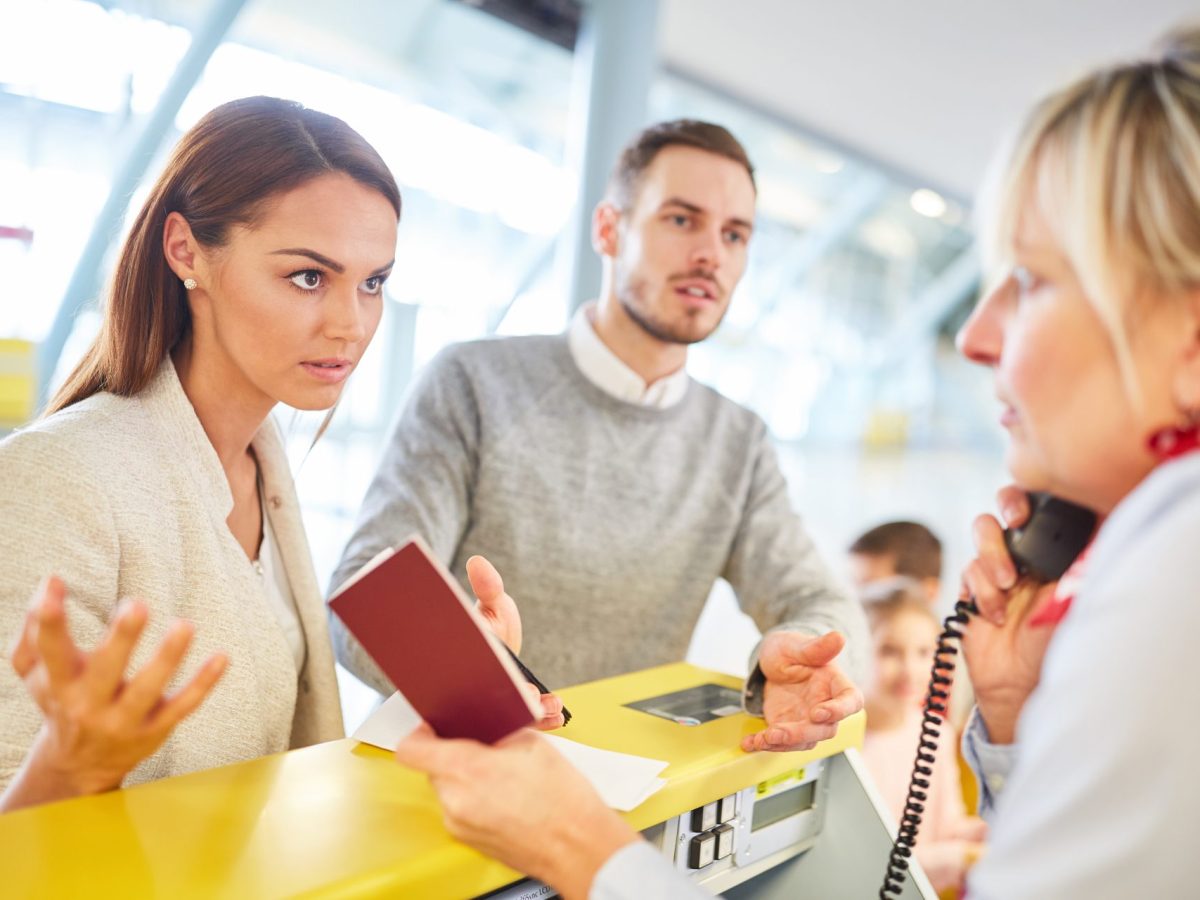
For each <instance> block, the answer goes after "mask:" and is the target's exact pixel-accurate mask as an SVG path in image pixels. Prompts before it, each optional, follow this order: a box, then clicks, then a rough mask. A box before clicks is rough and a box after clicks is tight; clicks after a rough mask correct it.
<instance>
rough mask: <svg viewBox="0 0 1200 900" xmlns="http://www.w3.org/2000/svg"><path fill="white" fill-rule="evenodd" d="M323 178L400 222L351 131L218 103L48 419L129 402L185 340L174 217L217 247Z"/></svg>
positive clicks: (382, 177)
mask: <svg viewBox="0 0 1200 900" xmlns="http://www.w3.org/2000/svg"><path fill="white" fill-rule="evenodd" d="M330 172H341V173H344V174H346V175H349V176H350V177H351V178H353V179H354V180H355V181H357V182H359V183H360V184H362V185H364V186H366V187H369V188H374V189H375V190H377V191H379V193H381V194H382V195H383V196H384V197H385V198H387V200H388V202H389V203H391V205H392V207H393V208H394V209H395V210H396V217H397V218H399V216H400V189H399V188H398V187H397V186H396V180H395V179H394V178H393V177H392V173H391V172H390V171H389V170H388V167H387V164H386V163H384V161H383V159H382V158H381V157H380V156H379V154H378V153H376V152H375V149H374V148H373V147H371V145H370V144H368V143H367V142H366V141H365V140H364V139H363V138H362V136H361V135H360V134H359V133H358V132H356V131H355V130H354V129H353V128H351V127H350V126H349V125H347V124H346V123H345V122H343V121H342V120H341V119H338V118H335V117H333V116H330V115H326V114H325V113H321V112H317V111H316V110H312V109H307V108H306V107H304V106H302V105H301V104H299V103H295V102H293V101H290V100H280V99H277V98H275V97H247V98H245V99H242V100H234V101H232V102H230V103H225V104H222V105H221V106H218V107H217V108H216V109H214V110H212V111H211V112H209V113H208V114H207V115H206V116H204V118H203V119H201V120H200V121H199V122H197V123H196V125H195V126H194V127H193V128H192V129H191V130H190V131H188V132H187V134H185V135H184V136H183V137H182V138H181V139H180V141H179V144H178V145H177V146H176V147H175V150H174V152H173V153H172V154H171V158H170V160H169V161H168V162H167V166H166V168H165V169H164V170H163V173H162V175H160V176H159V178H158V181H157V183H156V184H155V185H154V189H153V190H152V191H151V192H150V196H149V197H148V198H147V199H146V202H145V204H144V205H143V206H142V209H141V211H140V212H139V213H138V215H137V218H136V219H135V220H134V222H133V227H132V228H131V229H130V231H129V236H128V237H127V238H126V239H125V243H124V245H123V246H122V247H121V253H120V256H119V257H118V259H117V264H116V269H115V271H114V273H113V278H112V285H111V288H110V291H109V295H108V301H107V303H106V304H105V308H104V320H103V324H102V325H101V328H100V334H99V335H98V336H97V337H96V340H95V342H94V343H93V344H92V346H91V347H90V348H89V349H88V351H87V352H86V353H85V354H84V357H83V359H82V360H81V361H80V363H79V365H78V366H76V368H75V371H73V372H72V373H71V375H70V376H69V377H68V378H67V380H66V382H65V383H64V384H63V386H62V388H60V389H59V391H58V393H57V394H55V396H54V398H53V399H52V400H51V401H50V405H49V407H48V408H47V410H46V414H47V415H48V414H50V413H53V412H56V411H58V410H60V409H63V408H64V407H67V406H70V405H72V404H73V403H78V402H79V401H81V400H85V399H87V398H88V397H90V396H92V395H93V394H97V393H99V392H101V391H110V392H112V393H114V394H121V395H123V396H132V395H134V394H136V393H138V392H139V391H141V390H142V389H143V388H145V387H146V385H147V384H149V383H150V381H151V379H152V378H153V377H154V373H155V372H156V371H157V370H158V367H159V366H160V365H161V364H162V361H163V360H164V359H166V357H167V355H168V354H170V353H171V351H172V350H174V349H175V347H176V346H178V345H179V343H180V341H182V340H183V339H184V338H186V337H187V335H188V334H189V333H190V331H191V325H192V322H191V313H190V311H189V310H188V303H187V294H186V291H185V290H184V288H183V283H182V282H181V281H180V280H179V278H178V277H177V276H176V275H175V273H174V272H172V271H171V268H170V267H169V266H168V265H167V260H166V256H165V255H164V253H163V249H162V241H163V228H164V225H165V223H166V220H167V216H168V215H169V214H170V213H172V212H178V213H179V214H180V215H182V216H183V217H184V218H185V219H186V220H187V222H188V225H189V226H191V229H192V234H193V235H194V236H195V237H196V240H198V241H199V242H200V243H201V244H202V245H204V246H205V247H208V248H216V247H221V246H223V245H224V243H225V242H226V240H228V237H229V230H230V229H231V228H232V227H233V226H235V225H252V224H253V223H254V221H255V219H256V217H257V216H258V215H259V214H260V213H261V212H262V209H263V206H264V205H265V204H266V203H267V201H269V200H271V199H272V198H273V197H276V196H277V195H279V194H283V193H286V192H288V191H290V190H294V189H295V188H298V187H300V186H301V185H303V184H304V183H306V182H308V181H310V180H311V179H313V178H316V177H318V176H320V175H324V174H326V173H330Z"/></svg>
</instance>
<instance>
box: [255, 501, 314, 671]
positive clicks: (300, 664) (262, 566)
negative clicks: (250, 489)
mask: <svg viewBox="0 0 1200 900" xmlns="http://www.w3.org/2000/svg"><path fill="white" fill-rule="evenodd" d="M259 490H260V494H259V496H260V498H261V497H262V493H263V492H262V489H261V487H260V489H259ZM260 502H261V503H262V523H263V533H262V544H260V545H259V548H258V559H257V560H255V568H256V569H257V571H258V573H259V575H261V576H262V579H263V588H264V589H265V590H266V593H267V603H268V604H269V605H270V607H271V612H272V613H273V614H274V615H275V618H276V619H278V620H279V627H280V628H281V629H282V630H283V636H284V638H285V639H286V640H287V642H288V647H290V648H291V650H292V659H294V660H295V662H296V671H297V672H301V671H303V669H304V658H305V656H306V655H307V653H308V644H307V642H306V641H305V640H304V628H303V626H301V624H300V613H299V612H298V611H297V609H296V597H295V595H294V594H293V593H292V585H291V583H290V582H289V581H288V577H287V568H286V567H285V566H284V564H283V557H282V556H281V555H280V553H279V542H278V541H277V540H276V539H275V531H274V529H273V528H271V519H270V517H269V516H268V515H267V504H266V501H265V500H260Z"/></svg>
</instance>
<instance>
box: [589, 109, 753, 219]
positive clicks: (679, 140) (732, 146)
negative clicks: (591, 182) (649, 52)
mask: <svg viewBox="0 0 1200 900" xmlns="http://www.w3.org/2000/svg"><path fill="white" fill-rule="evenodd" d="M665 147H695V148H696V149H698V150H706V151H708V152H709V153H715V154H717V155H718V156H724V157H725V158H726V159H732V160H733V161H734V162H736V163H739V164H741V165H743V166H745V168H746V174H748V175H749V176H750V183H751V184H754V166H752V165H751V164H750V157H749V156H748V155H747V154H746V148H745V147H743V146H742V145H741V144H740V143H739V142H738V139H737V138H735V137H734V136H733V135H732V134H730V133H729V131H728V130H727V129H725V128H723V127H721V126H720V125H713V124H712V123H711V122H701V121H698V120H697V119H675V120H674V121H671V122H659V123H658V124H657V125H651V126H650V127H649V128H646V129H644V130H642V131H641V132H639V133H638V134H637V135H635V136H634V138H633V140H632V141H630V142H629V143H628V144H627V145H626V146H625V149H624V150H622V151H621V156H620V157H619V158H618V159H617V164H616V166H615V167H614V168H613V171H612V175H610V176H609V178H608V190H607V192H606V194H605V196H606V199H607V200H608V201H609V202H610V203H612V204H613V205H614V206H616V207H617V209H621V210H626V209H628V208H629V207H630V206H631V205H632V204H633V199H634V197H636V196H637V190H638V187H639V186H640V184H641V180H642V174H643V173H644V172H645V171H646V169H647V168H648V167H649V166H650V163H652V162H654V157H656V156H658V152H659V151H660V150H662V149H664V148H665ZM755 189H756V190H757V185H756V186H755Z"/></svg>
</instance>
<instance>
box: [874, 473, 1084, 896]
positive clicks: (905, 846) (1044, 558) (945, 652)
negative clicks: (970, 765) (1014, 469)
mask: <svg viewBox="0 0 1200 900" xmlns="http://www.w3.org/2000/svg"><path fill="white" fill-rule="evenodd" d="M1029 503H1030V506H1031V509H1030V513H1029V519H1028V520H1027V521H1026V522H1025V524H1024V525H1022V526H1020V527H1019V528H1010V529H1008V530H1007V531H1005V532H1004V542H1005V544H1007V545H1008V552H1009V555H1010V556H1012V560H1013V562H1014V563H1015V564H1016V567H1017V573H1018V575H1019V576H1020V577H1023V578H1029V579H1032V580H1033V581H1036V582H1039V583H1046V582H1050V581H1057V580H1058V579H1059V578H1061V577H1062V576H1063V573H1064V572H1066V571H1067V569H1069V568H1070V567H1071V563H1073V562H1074V561H1075V560H1076V559H1077V558H1078V556H1079V554H1080V553H1082V552H1083V550H1084V548H1085V547H1087V545H1088V544H1089V543H1090V542H1091V539H1092V535H1093V534H1094V533H1095V531H1096V522H1097V518H1096V514H1095V513H1094V512H1092V511H1091V510H1090V509H1085V508H1084V507H1082V506H1076V505H1075V504H1074V503H1069V502H1067V501H1066V500H1061V499H1059V498H1058V497H1054V496H1052V495H1050V494H1045V493H1031V494H1030V495H1029ZM978 613H979V608H978V607H977V606H976V605H975V598H974V597H971V598H968V599H966V600H959V601H958V603H957V604H956V605H955V607H954V612H953V613H951V614H950V615H949V616H947V617H946V621H945V623H944V624H943V630H942V634H941V636H940V637H939V638H938V646H937V650H936V651H935V652H934V656H933V672H932V673H931V675H930V678H929V690H928V691H927V692H926V694H925V709H924V714H923V717H922V721H921V739H920V743H919V744H918V746H917V758H916V760H915V761H914V763H913V774H912V779H911V780H910V781H909V785H908V795H907V798H906V799H905V802H904V812H903V813H902V814H901V816H900V830H899V833H898V834H897V835H896V843H895V844H894V845H893V847H892V852H891V855H890V856H889V858H888V867H887V873H886V874H885V875H884V879H883V887H881V888H880V889H879V897H880V900H887V898H888V897H889V896H898V895H899V894H900V893H901V891H902V890H903V886H904V873H905V871H906V870H907V869H908V859H909V857H910V856H912V852H913V846H914V845H915V844H916V842H917V830H918V829H919V828H920V825H921V816H922V814H923V813H924V812H925V802H926V800H927V799H928V796H929V795H928V792H929V786H930V783H931V782H930V777H931V776H932V775H933V762H934V752H935V751H936V750H937V741H938V736H939V735H940V733H941V723H942V720H943V719H945V717H946V714H947V712H948V705H949V702H950V686H951V683H952V681H953V678H952V676H953V674H954V658H955V656H956V655H957V653H958V648H957V647H955V646H953V642H954V641H956V640H958V639H959V638H961V637H962V628H963V626H965V625H966V623H967V619H968V617H969V616H971V615H976V614H978Z"/></svg>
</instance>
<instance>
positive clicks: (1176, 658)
mask: <svg viewBox="0 0 1200 900" xmlns="http://www.w3.org/2000/svg"><path fill="white" fill-rule="evenodd" d="M1006 172H1007V176H1006V178H1005V179H1003V180H1002V184H1003V187H1002V189H1001V191H1000V194H999V196H998V206H999V210H998V212H997V213H996V216H995V218H994V224H995V228H994V229H993V230H994V232H995V237H994V242H993V245H994V247H995V248H996V249H997V251H998V252H997V254H996V256H997V257H998V259H999V260H1000V261H1001V265H1002V269H1001V271H1002V273H1003V274H1002V276H1001V277H1000V278H998V279H997V284H996V287H995V289H994V290H992V291H991V292H990V293H988V294H987V296H985V297H984V298H983V299H982V300H981V302H980V304H979V307H978V309H977V310H976V312H975V314H974V315H973V316H972V318H971V320H970V321H969V322H968V323H967V324H966V326H965V327H964V329H963V331H962V333H961V334H960V336H959V342H960V346H961V348H962V351H963V352H964V353H965V354H966V355H967V356H968V357H969V358H971V359H972V360H975V361H976V362H979V363H981V364H983V365H987V366H989V367H990V368H992V370H993V372H994V373H995V382H996V391H997V394H998V396H999V398H1000V400H1001V402H1002V404H1003V413H1002V415H1001V422H1002V424H1003V425H1004V427H1005V428H1006V429H1007V430H1008V432H1009V435H1010V438H1011V443H1010V449H1009V452H1008V466H1009V469H1010V471H1011V472H1012V474H1013V476H1014V479H1015V481H1016V482H1017V484H1018V485H1019V486H1020V488H1024V489H1034V490H1048V491H1051V492H1053V493H1056V494H1059V495H1061V496H1063V497H1065V498H1066V499H1068V500H1073V501H1075V502H1076V503H1079V504H1082V505H1084V506H1087V507H1090V508H1092V509H1094V510H1096V511H1097V512H1098V513H1099V514H1100V515H1101V516H1102V518H1103V524H1102V526H1101V529H1100V532H1099V534H1098V536H1097V537H1096V539H1095V540H1094V542H1093V544H1092V546H1091V548H1090V550H1089V551H1088V552H1087V554H1086V556H1085V557H1084V561H1083V562H1081V563H1080V564H1079V565H1077V567H1076V569H1075V570H1074V571H1073V572H1071V573H1070V575H1071V578H1070V579H1069V580H1068V579H1066V578H1064V580H1063V581H1062V582H1060V584H1059V586H1058V589H1057V590H1054V589H1048V590H1045V591H1042V592H1041V593H1040V594H1038V595H1037V596H1036V597H1035V598H1034V600H1035V602H1034V604H1032V605H1033V610H1032V614H1030V615H1026V613H1028V612H1029V611H1030V610H1029V608H1028V607H1027V606H1021V605H1020V604H1018V607H1019V608H1012V609H1008V608H1007V603H1008V600H1009V599H1010V598H1009V594H1008V591H1006V590H1004V589H1003V588H1008V587H1011V585H1012V581H1013V576H1012V573H1011V571H1009V572H1002V570H1003V569H1005V568H1007V567H1009V565H1010V564H1009V562H1008V560H1007V556H1006V554H1005V553H1004V551H1003V550H1002V549H1001V548H1002V547H1003V542H1002V541H1001V540H1000V527H999V525H998V524H997V523H996V522H995V521H994V520H991V519H986V520H982V521H981V522H979V523H978V533H979V535H980V544H981V553H980V559H979V560H977V561H976V562H974V563H973V564H972V565H971V567H970V568H969V570H968V572H967V576H966V580H967V585H968V587H969V588H970V590H971V591H972V592H973V593H974V594H975V595H976V596H977V598H978V599H979V602H980V605H981V608H983V610H984V612H985V614H986V616H987V618H984V617H976V618H974V619H973V620H972V625H971V628H970V631H969V633H968V640H967V647H966V649H967V656H968V662H969V665H970V671H971V678H972V681H973V683H974V686H975V689H976V691H977V694H978V698H979V707H978V709H979V716H978V717H977V718H976V719H975V722H974V723H973V725H972V729H973V737H974V738H975V739H976V743H975V745H974V746H975V749H976V750H977V751H981V752H976V754H975V755H976V757H977V759H978V760H979V761H980V762H981V764H982V765H983V767H984V769H985V771H984V774H985V775H986V776H989V777H985V779H984V784H985V785H988V786H990V788H991V790H992V791H993V793H996V792H998V793H999V794H1000V795H1001V796H1000V797H999V802H998V804H997V809H996V811H995V816H994V819H993V820H992V822H991V830H990V834H991V842H990V847H989V850H988V853H987V854H986V855H985V856H984V858H983V860H982V862H981V863H980V864H979V865H978V866H977V867H976V868H975V869H974V870H973V871H972V874H971V877H970V878H969V881H968V893H969V896H970V897H971V898H972V900H980V898H987V900H991V898H1010V897H1021V898H1024V900H1030V898H1032V900H1037V898H1046V900H1050V898H1055V900H1060V898H1066V897H1072V898H1074V897H1088V898H1091V900H1098V898H1099V900H1105V898H1112V900H1118V898H1121V900H1123V898H1127V897H1182V896H1192V895H1194V894H1195V892H1196V889H1195V874H1194V872H1193V866H1192V861H1193V855H1194V843H1195V838H1194V835H1195V827H1194V820H1195V815H1196V810H1197V809H1200V781H1198V780H1197V779H1196V777H1195V765H1194V756H1195V748H1196V747H1197V746H1200V707H1198V706H1197V704H1196V703H1195V701H1194V698H1193V697H1192V691H1193V685H1195V684H1196V683H1198V682H1200V654H1198V653H1197V652H1196V635H1197V634H1200V596H1198V594H1200V553H1198V552H1197V550H1196V542H1197V539H1198V536H1200V452H1196V451H1197V450H1200V426H1198V422H1200V32H1198V31H1188V32H1185V33H1181V34H1179V35H1177V36H1176V37H1175V38H1174V39H1173V40H1172V41H1171V42H1169V43H1168V45H1167V46H1166V48H1165V50H1164V51H1163V53H1162V55H1161V56H1159V57H1158V58H1156V59H1153V60H1149V61H1146V62H1140V63H1134V64H1130V65H1122V66H1115V67H1112V68H1108V69H1105V70H1103V71H1100V72H1097V73H1095V74H1094V75H1092V76H1090V77H1088V78H1086V79H1084V80H1083V81H1081V82H1079V83H1077V84H1075V85H1072V86H1071V87H1068V88H1066V89H1065V90H1062V91H1059V92H1058V93H1056V94H1054V95H1052V96H1051V97H1050V98H1048V99H1047V100H1046V101H1044V102H1043V103H1042V104H1040V105H1039V106H1038V107H1036V108H1035V109H1034V111H1033V113H1032V114H1031V116H1030V117H1029V119H1028V121H1027V122H1026V124H1025V126H1024V128H1023V130H1022V133H1021V138H1020V140H1019V141H1018V142H1017V144H1016V146H1015V150H1014V151H1013V153H1012V154H1011V156H1010V157H1009V159H1008V160H1007V166H1006ZM1005 499H1006V500H1008V501H1010V502H1011V501H1013V500H1014V499H1015V495H1014V494H1012V493H1007V494H1005ZM1018 506H1019V504H1018ZM1023 512H1024V511H1023V510H1021V509H1016V510H1015V511H1012V512H1010V515H1009V520H1010V521H1015V520H1019V519H1020V518H1021V516H1022V514H1023ZM1017 593H1018V594H1021V593H1022V592H1017ZM1072 595H1073V599H1069V598H1070V596H1072ZM1056 623H1057V624H1056ZM1051 636H1052V638H1053V639H1052V640H1051ZM1047 645H1049V649H1048V650H1047V649H1046V648H1047ZM1014 738H1015V741H1016V743H1015V745H1011V746H1000V745H1004V744H1009V742H1011V741H1012V740H1014ZM989 739H990V740H989ZM399 757H400V759H401V761H402V762H404V763H406V764H408V765H412V766H415V767H417V768H420V769H424V770H426V771H428V772H430V773H431V775H432V777H433V782H434V785H435V787H437V789H438V790H439V792H440V793H441V795H442V797H443V799H444V800H445V801H446V802H445V806H444V808H445V809H446V810H448V811H449V812H448V813H447V817H448V824H449V827H450V828H451V830H452V831H454V832H455V833H456V834H458V835H460V836H461V837H462V838H463V839H465V840H467V841H469V842H471V843H473V844H475V845H476V846H479V847H481V848H483V849H484V850H486V851H487V852H489V853H492V854H493V855H496V856H499V857H500V858H502V859H504V860H506V861H507V862H509V863H510V864H511V865H514V866H516V867H517V868H520V869H522V870H523V871H526V872H530V873H531V874H533V875H535V876H537V877H539V878H543V879H545V880H548V881H549V882H550V883H551V884H553V885H555V886H556V887H558V888H559V889H560V891H561V892H562V894H563V896H564V897H567V898H582V897H588V896H590V897H592V898H600V897H603V898H634V897H650V896H654V897H678V898H684V897H693V896H694V897H697V898H698V897H702V896H705V895H704V894H703V893H701V892H699V891H697V890H696V889H694V888H692V887H691V886H690V885H688V884H686V883H685V882H683V881H682V879H680V878H679V877H678V876H677V875H676V874H675V873H674V871H673V869H672V867H671V866H670V865H669V864H668V863H667V862H665V861H664V860H663V858H662V857H661V856H658V855H657V851H655V850H653V849H651V848H650V847H649V846H648V845H646V844H644V843H643V842H639V841H638V840H637V836H636V835H635V834H634V833H633V832H632V831H631V830H630V829H628V828H627V827H625V826H624V825H623V824H622V822H621V821H620V819H619V818H618V817H617V816H616V815H615V814H614V813H612V812H610V811H609V810H606V809H604V808H603V806H602V805H601V804H600V803H599V801H598V800H597V799H596V798H594V796H591V795H590V794H589V792H588V791H587V790H586V785H580V784H578V782H577V780H576V779H575V778H574V776H572V775H571V773H569V772H567V771H565V769H563V768H562V767H561V766H557V767H556V764H555V763H554V761H553V760H551V759H549V754H548V752H547V751H546V750H544V749H542V748H541V747H540V746H538V743H537V742H536V741H535V740H534V739H533V736H532V735H529V734H523V735H520V736H518V737H516V738H513V739H511V740H510V741H509V742H508V743H507V744H506V745H502V746H500V747H497V748H487V747H481V746H479V745H473V744H470V743H468V742H463V741H438V740H437V739H436V738H434V737H433V736H431V735H429V734H427V733H423V734H418V735H416V736H414V738H412V739H410V740H409V741H408V742H406V743H405V744H403V745H402V746H401V748H400V750H399ZM543 757H546V758H545V759H543ZM1010 763H1011V770H1010V771H1007V772H1006V771H1004V768H1005V767H1006V766H1008V765H1009V764H1010ZM484 772H488V773H491V777H490V778H488V779H485V778H484V777H483V773H484ZM500 774H502V776H503V777H502V778H497V777H496V776H497V775H500ZM548 783H550V784H553V786H554V790H553V791H551V790H547V787H546V786H547V784H548ZM1002 783H1003V785H1002ZM492 784H502V785H504V788H503V790H502V791H492V790H489V788H490V787H491V785H492ZM535 787H536V788H537V789H536V790H535V789H534V788H535ZM543 798H552V799H549V800H543ZM564 798H565V799H566V800H567V801H569V802H564ZM992 799H996V798H994V797H993V798H992ZM554 804H558V805H557V806H553V805H554ZM568 810H569V812H568ZM524 835H536V842H535V841H532V840H523V839H522V836H524ZM878 865H879V872H880V880H881V881H882V875H883V871H884V865H885V860H883V859H881V860H879V862H878Z"/></svg>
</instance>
